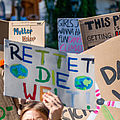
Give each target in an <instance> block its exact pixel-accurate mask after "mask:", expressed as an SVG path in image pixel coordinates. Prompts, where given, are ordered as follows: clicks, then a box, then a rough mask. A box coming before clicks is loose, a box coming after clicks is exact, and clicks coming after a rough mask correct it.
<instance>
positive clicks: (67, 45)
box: [57, 18, 83, 53]
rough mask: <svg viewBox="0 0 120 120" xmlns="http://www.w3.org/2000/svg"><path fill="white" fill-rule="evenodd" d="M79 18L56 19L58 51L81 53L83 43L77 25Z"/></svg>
mask: <svg viewBox="0 0 120 120" xmlns="http://www.w3.org/2000/svg"><path fill="white" fill-rule="evenodd" d="M78 19H79V18H58V19H57V26H58V46H59V50H60V51H65V52H70V53H81V52H82V51H83V43H82V39H81V33H80V28H79V23H78Z"/></svg>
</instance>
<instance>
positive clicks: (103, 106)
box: [87, 83, 120, 120]
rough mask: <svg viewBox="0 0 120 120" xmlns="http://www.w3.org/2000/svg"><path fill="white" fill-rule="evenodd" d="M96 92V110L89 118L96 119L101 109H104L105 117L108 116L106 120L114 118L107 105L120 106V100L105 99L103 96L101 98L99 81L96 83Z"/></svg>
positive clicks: (88, 119) (89, 119)
mask: <svg viewBox="0 0 120 120" xmlns="http://www.w3.org/2000/svg"><path fill="white" fill-rule="evenodd" d="M95 94H96V98H97V106H96V110H95V111H92V112H91V114H90V115H89V117H88V118H87V120H95V118H96V116H97V115H98V113H99V110H100V109H101V110H102V113H103V115H104V117H105V118H106V120H114V118H113V116H112V114H111V113H110V111H109V110H108V109H107V107H106V105H107V106H110V107H115V108H120V102H119V101H105V100H104V99H103V98H101V94H100V90H99V88H98V85H97V83H95Z"/></svg>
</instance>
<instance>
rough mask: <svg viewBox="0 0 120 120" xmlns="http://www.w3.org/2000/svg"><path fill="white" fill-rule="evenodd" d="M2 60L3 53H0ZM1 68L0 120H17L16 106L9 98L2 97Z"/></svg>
mask: <svg viewBox="0 0 120 120" xmlns="http://www.w3.org/2000/svg"><path fill="white" fill-rule="evenodd" d="M3 58H4V53H3V51H0V60H1V59H3ZM2 71H3V68H1V67H0V120H18V119H19V116H18V114H17V109H16V105H15V104H14V101H13V99H12V98H11V97H6V96H3V88H4V82H3V74H2Z"/></svg>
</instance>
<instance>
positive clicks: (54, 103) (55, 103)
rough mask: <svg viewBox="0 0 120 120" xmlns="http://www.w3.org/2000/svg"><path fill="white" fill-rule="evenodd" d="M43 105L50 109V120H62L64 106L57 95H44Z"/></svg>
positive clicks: (49, 93) (48, 93)
mask: <svg viewBox="0 0 120 120" xmlns="http://www.w3.org/2000/svg"><path fill="white" fill-rule="evenodd" d="M43 103H44V104H45V106H46V107H47V108H48V109H49V120H60V119H61V115H62V110H63V104H62V102H61V101H60V99H59V98H58V96H56V95H55V94H53V93H51V92H47V93H45V94H44V95H43Z"/></svg>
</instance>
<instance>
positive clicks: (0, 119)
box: [0, 106, 13, 120]
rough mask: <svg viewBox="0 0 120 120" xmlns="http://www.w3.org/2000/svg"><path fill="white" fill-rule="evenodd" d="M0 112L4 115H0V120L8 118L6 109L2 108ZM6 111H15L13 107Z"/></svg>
mask: <svg viewBox="0 0 120 120" xmlns="http://www.w3.org/2000/svg"><path fill="white" fill-rule="evenodd" d="M0 110H1V111H2V113H3V114H2V115H0V120H3V119H4V118H5V116H6V113H5V109H4V108H3V107H1V106H0ZM6 110H7V111H12V110H13V106H9V107H6Z"/></svg>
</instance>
